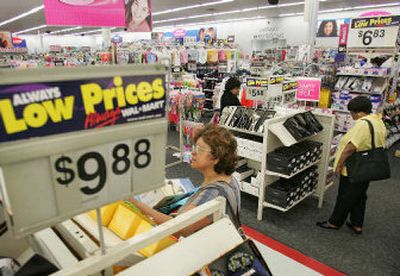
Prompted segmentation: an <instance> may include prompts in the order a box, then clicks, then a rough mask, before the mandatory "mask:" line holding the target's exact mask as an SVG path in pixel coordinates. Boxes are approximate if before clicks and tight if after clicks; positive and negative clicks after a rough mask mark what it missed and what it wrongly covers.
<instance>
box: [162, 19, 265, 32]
mask: <svg viewBox="0 0 400 276" xmlns="http://www.w3.org/2000/svg"><path fill="white" fill-rule="evenodd" d="M260 19H266V17H265V16H252V17H241V18H234V19H222V20H213V21H201V22H193V23H187V24H181V25H169V26H162V27H157V28H155V29H154V31H163V30H164V31H165V30H174V29H176V28H183V27H190V26H197V25H206V24H217V23H230V22H237V21H253V20H260Z"/></svg>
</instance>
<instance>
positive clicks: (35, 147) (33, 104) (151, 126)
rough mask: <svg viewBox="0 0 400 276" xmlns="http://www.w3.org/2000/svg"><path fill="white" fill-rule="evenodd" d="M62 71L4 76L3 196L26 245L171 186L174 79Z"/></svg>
mask: <svg viewBox="0 0 400 276" xmlns="http://www.w3.org/2000/svg"><path fill="white" fill-rule="evenodd" d="M105 69H107V70H105ZM52 70H53V71H52V73H53V74H49V72H48V70H35V71H28V70H27V71H20V72H11V71H10V72H7V73H2V76H1V77H2V78H1V79H2V80H3V84H1V83H0V166H1V170H0V191H1V194H2V196H3V198H6V200H5V202H7V206H6V209H7V210H9V213H10V216H9V219H8V221H9V223H10V225H11V226H10V228H11V229H12V232H13V233H14V235H15V236H17V237H22V236H24V235H26V234H30V233H33V232H35V231H37V230H39V229H41V228H44V227H48V226H50V225H54V224H56V223H58V222H60V221H62V220H65V219H68V218H70V217H72V216H74V215H77V214H80V213H83V212H85V211H88V210H91V209H94V208H97V207H100V206H103V205H106V204H108V203H111V202H114V201H117V200H121V199H124V198H127V197H129V196H132V195H134V194H140V193H143V192H146V191H150V190H154V189H157V188H159V187H161V186H163V184H164V178H165V177H164V174H165V172H164V171H165V169H164V168H165V147H166V137H167V122H166V120H165V83H164V80H165V75H164V74H165V71H164V69H163V68H162V67H159V66H140V67H138V68H135V67H132V66H128V67H112V68H111V67H107V68H74V69H71V68H70V69H68V70H65V68H58V69H52ZM55 71H56V72H55ZM52 76H56V77H52ZM82 76H85V78H82ZM5 81H7V83H4V82H5ZM32 138H34V139H32ZM11 222H12V223H11Z"/></svg>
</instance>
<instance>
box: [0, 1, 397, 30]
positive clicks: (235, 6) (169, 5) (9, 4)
mask: <svg viewBox="0 0 400 276" xmlns="http://www.w3.org/2000/svg"><path fill="white" fill-rule="evenodd" d="M54 1H56V0H54ZM216 1H218V0H167V1H166V0H153V12H155V13H157V12H160V11H165V10H169V9H174V8H179V7H185V6H191V5H196V4H201V3H207V2H216ZM0 2H1V3H0V22H3V21H5V20H7V19H10V18H13V17H15V16H18V15H20V14H22V13H24V12H27V11H29V10H31V9H33V8H35V7H38V6H40V5H42V4H43V0H23V1H15V0H1V1H0ZM301 2H303V1H301V0H280V4H283V5H286V4H290V3H291V4H293V3H298V4H297V5H296V4H294V5H293V6H285V7H274V8H265V7H267V6H269V5H268V1H267V0H235V1H232V2H227V3H224V4H219V5H211V6H206V7H199V8H193V9H186V10H183V11H178V12H173V13H166V14H159V15H157V14H156V15H155V16H154V22H155V23H154V26H155V27H163V26H171V25H180V24H188V23H196V22H205V21H215V20H230V19H238V18H244V17H246V18H248V17H251V18H253V17H256V16H264V17H267V18H273V17H279V15H283V14H288V13H301V12H303V11H304V5H303V4H299V3H301ZM394 2H395V1H394V0H379V1H376V0H327V1H324V2H321V3H320V10H329V9H337V8H347V7H356V6H367V5H377V4H386V3H394ZM398 3H400V2H398ZM256 7H259V8H260V7H264V8H261V9H258V10H249V11H248V10H246V9H251V8H256ZM398 7H399V13H400V4H399V6H398ZM238 10H245V11H238ZM221 13H225V14H221ZM213 14H214V15H213ZM215 14H216V15H215ZM195 16H197V18H193V17H195ZM185 17H192V18H186V19H185ZM175 19H179V20H175ZM165 20H169V21H165ZM45 24H46V21H45V17H44V11H43V10H40V11H39V12H36V13H34V14H32V15H29V16H27V17H24V18H22V19H19V20H16V21H14V22H11V23H9V24H6V25H3V26H0V30H4V31H11V32H18V31H21V30H26V29H28V28H32V27H36V26H41V25H45ZM0 25H1V23H0ZM66 28H69V27H59V26H58V27H49V26H48V27H45V28H42V29H40V31H42V32H44V31H56V30H62V29H66ZM91 29H98V28H82V29H80V30H79V32H81V31H82V32H83V31H88V30H91ZM76 32H78V31H77V30H74V31H70V32H69V33H76ZM28 33H37V30H34V31H31V32H28ZM65 33H68V32H65ZM65 33H63V34H65Z"/></svg>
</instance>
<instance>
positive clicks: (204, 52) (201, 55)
mask: <svg viewBox="0 0 400 276" xmlns="http://www.w3.org/2000/svg"><path fill="white" fill-rule="evenodd" d="M207 57H208V56H207V50H205V49H203V48H202V49H200V50H199V63H200V64H206V63H207Z"/></svg>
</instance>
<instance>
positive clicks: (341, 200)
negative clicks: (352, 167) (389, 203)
mask: <svg viewBox="0 0 400 276" xmlns="http://www.w3.org/2000/svg"><path fill="white" fill-rule="evenodd" d="M368 187H369V182H359V183H350V181H349V178H348V177H346V176H340V181H339V193H338V196H337V199H336V205H335V209H334V210H333V214H332V216H331V218H330V219H329V223H331V224H333V225H335V226H338V227H341V226H342V225H343V224H344V223H345V221H346V219H347V217H348V215H349V214H350V222H351V223H352V224H353V225H354V226H357V227H362V226H363V224H364V215H365V207H366V204H367V190H368Z"/></svg>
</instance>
